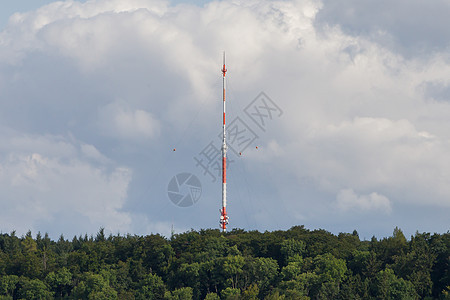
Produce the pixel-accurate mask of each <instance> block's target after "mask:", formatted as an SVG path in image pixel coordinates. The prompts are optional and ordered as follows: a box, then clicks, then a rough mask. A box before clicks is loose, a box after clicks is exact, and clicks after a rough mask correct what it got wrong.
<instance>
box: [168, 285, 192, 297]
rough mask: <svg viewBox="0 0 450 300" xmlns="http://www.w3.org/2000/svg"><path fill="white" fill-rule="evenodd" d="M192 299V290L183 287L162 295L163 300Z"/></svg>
mask: <svg viewBox="0 0 450 300" xmlns="http://www.w3.org/2000/svg"><path fill="white" fill-rule="evenodd" d="M191 299H192V288H190V287H183V288H180V289H176V290H174V291H172V292H170V291H167V292H166V293H165V295H164V300H191Z"/></svg>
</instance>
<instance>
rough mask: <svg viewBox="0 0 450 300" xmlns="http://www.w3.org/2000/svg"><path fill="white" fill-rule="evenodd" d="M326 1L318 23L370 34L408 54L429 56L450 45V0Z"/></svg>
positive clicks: (360, 33) (409, 55)
mask: <svg viewBox="0 0 450 300" xmlns="http://www.w3.org/2000/svg"><path fill="white" fill-rule="evenodd" d="M323 2H324V6H323V9H322V10H321V11H320V12H319V13H318V14H317V17H316V24H317V25H318V26H324V25H327V26H339V27H340V28H342V30H343V31H344V32H346V33H348V34H350V35H355V36H366V37H370V39H372V40H374V41H376V42H379V43H381V44H382V45H383V46H385V47H388V48H391V49H393V50H394V51H399V52H400V53H402V54H403V55H406V56H408V57H411V56H416V55H430V54H432V53H433V52H435V51H445V50H446V49H447V50H448V47H449V46H450V44H449V42H448V41H449V40H450V32H449V31H448V30H447V28H446V26H447V25H448V19H447V15H448V13H449V12H450V4H449V3H448V1H445V0H439V1H433V2H432V3H429V2H423V1H420V0H414V1H406V0H400V1H395V2H391V1H366V2H364V3H361V2H359V1H345V2H343V3H336V2H334V1H328V0H325V1H323ZM406 8H407V9H406ZM417 20H420V21H417Z"/></svg>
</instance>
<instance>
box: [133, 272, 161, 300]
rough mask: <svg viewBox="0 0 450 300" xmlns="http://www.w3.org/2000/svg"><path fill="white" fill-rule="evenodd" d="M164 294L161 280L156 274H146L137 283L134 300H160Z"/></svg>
mask: <svg viewBox="0 0 450 300" xmlns="http://www.w3.org/2000/svg"><path fill="white" fill-rule="evenodd" d="M165 292H166V287H165V285H164V282H163V280H162V278H161V277H159V276H158V275H156V274H148V275H146V276H145V278H144V279H142V280H141V281H140V282H139V289H138V290H137V294H136V299H162V298H163V297H164V293H165Z"/></svg>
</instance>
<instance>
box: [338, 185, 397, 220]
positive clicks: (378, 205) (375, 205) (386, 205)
mask: <svg viewBox="0 0 450 300" xmlns="http://www.w3.org/2000/svg"><path fill="white" fill-rule="evenodd" d="M336 205H337V207H338V208H339V210H341V211H343V212H347V211H356V212H363V213H367V212H372V211H375V212H377V211H380V212H382V213H386V214H390V213H391V212H392V204H391V201H389V199H388V198H386V197H385V196H383V195H379V194H377V193H370V194H369V195H357V194H356V193H355V192H354V191H353V190H352V189H343V190H341V191H339V193H338V194H337V196H336Z"/></svg>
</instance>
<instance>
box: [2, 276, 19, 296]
mask: <svg viewBox="0 0 450 300" xmlns="http://www.w3.org/2000/svg"><path fill="white" fill-rule="evenodd" d="M18 282H19V277H18V276H17V275H5V276H2V277H1V278H0V295H4V296H10V297H12V296H13V295H14V291H15V290H16V288H17V283H18Z"/></svg>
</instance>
